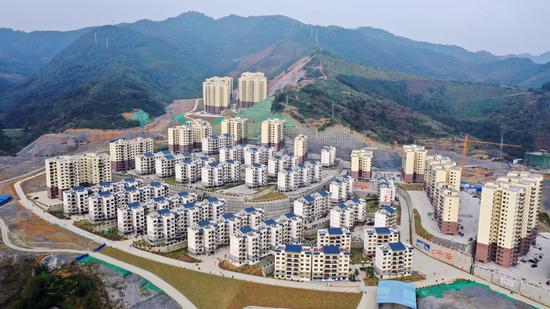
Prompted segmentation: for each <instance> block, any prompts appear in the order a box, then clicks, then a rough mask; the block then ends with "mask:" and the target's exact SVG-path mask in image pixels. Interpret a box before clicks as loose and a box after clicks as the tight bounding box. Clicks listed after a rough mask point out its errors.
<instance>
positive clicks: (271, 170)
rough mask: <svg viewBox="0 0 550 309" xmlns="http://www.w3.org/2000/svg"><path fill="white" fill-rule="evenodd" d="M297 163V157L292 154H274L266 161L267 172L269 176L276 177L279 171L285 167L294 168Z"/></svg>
mask: <svg viewBox="0 0 550 309" xmlns="http://www.w3.org/2000/svg"><path fill="white" fill-rule="evenodd" d="M298 164H299V162H298V159H297V158H296V157H295V156H293V155H288V154H284V155H282V156H279V155H274V156H273V157H272V158H270V159H269V160H268V161H267V174H268V175H269V176H270V177H277V175H278V173H279V172H280V171H282V170H284V169H285V168H290V169H295V168H296V167H297V166H298Z"/></svg>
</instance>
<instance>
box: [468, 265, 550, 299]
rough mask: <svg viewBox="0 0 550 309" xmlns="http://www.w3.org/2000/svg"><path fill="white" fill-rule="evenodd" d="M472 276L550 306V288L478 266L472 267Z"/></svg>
mask: <svg viewBox="0 0 550 309" xmlns="http://www.w3.org/2000/svg"><path fill="white" fill-rule="evenodd" d="M472 274H473V275H474V276H476V277H479V278H482V279H485V280H487V281H489V282H491V283H494V284H496V285H498V286H500V287H503V288H505V289H507V290H510V291H513V292H514V293H518V294H519V295H521V296H524V297H527V298H529V299H532V300H534V301H536V302H539V303H541V304H544V305H545V306H550V288H547V287H544V286H542V285H538V284H533V283H530V282H525V281H523V280H520V279H518V278H514V277H510V276H508V275H506V274H501V273H499V272H497V271H495V270H493V269H489V268H486V267H484V266H483V265H478V264H474V266H473V267H472Z"/></svg>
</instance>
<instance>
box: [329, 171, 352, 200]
mask: <svg viewBox="0 0 550 309" xmlns="http://www.w3.org/2000/svg"><path fill="white" fill-rule="evenodd" d="M353 183H354V180H353V178H351V177H349V176H340V177H338V178H336V179H334V180H333V181H331V182H330V185H329V192H330V199H331V202H332V203H333V204H337V203H340V202H343V201H347V200H348V199H350V198H351V197H352V196H353Z"/></svg>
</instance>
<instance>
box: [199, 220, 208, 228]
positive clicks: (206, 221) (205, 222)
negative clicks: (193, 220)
mask: <svg viewBox="0 0 550 309" xmlns="http://www.w3.org/2000/svg"><path fill="white" fill-rule="evenodd" d="M197 224H198V225H199V226H200V227H205V226H207V225H208V224H210V221H208V220H203V221H199V223H197Z"/></svg>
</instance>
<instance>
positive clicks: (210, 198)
mask: <svg viewBox="0 0 550 309" xmlns="http://www.w3.org/2000/svg"><path fill="white" fill-rule="evenodd" d="M206 200H207V201H208V203H215V202H217V201H218V198H217V197H209V198H207V199H206Z"/></svg>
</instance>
